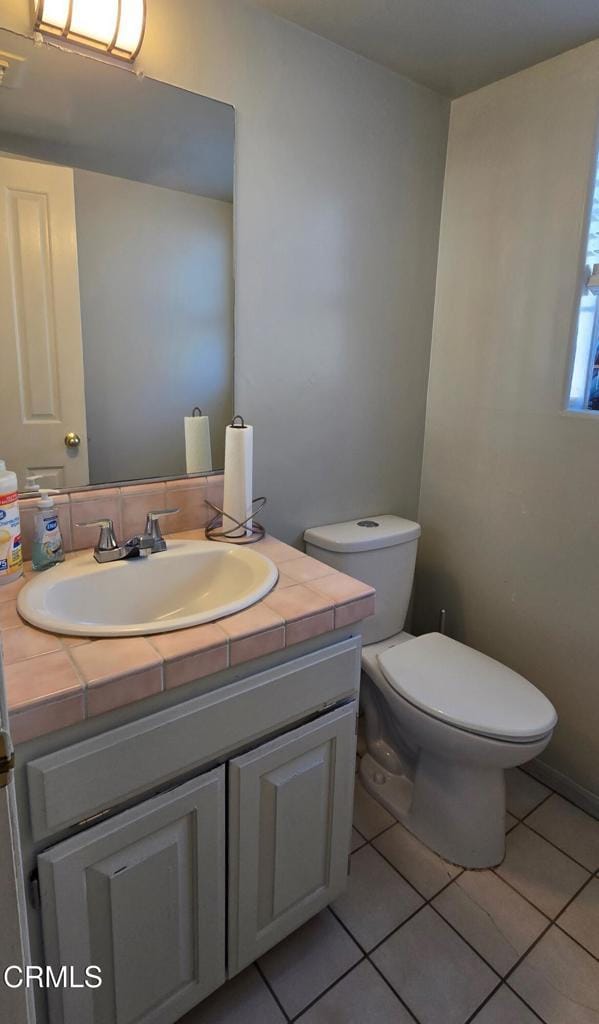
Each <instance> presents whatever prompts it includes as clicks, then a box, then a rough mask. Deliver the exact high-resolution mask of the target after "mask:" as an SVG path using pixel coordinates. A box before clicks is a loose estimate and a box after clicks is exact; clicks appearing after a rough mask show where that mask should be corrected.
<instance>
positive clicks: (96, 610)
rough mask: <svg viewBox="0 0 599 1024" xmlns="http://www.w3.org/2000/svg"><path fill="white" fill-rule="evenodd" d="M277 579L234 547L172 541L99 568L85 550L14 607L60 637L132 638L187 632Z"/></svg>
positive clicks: (243, 604)
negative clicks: (154, 551)
mask: <svg viewBox="0 0 599 1024" xmlns="http://www.w3.org/2000/svg"><path fill="white" fill-rule="evenodd" d="M277 578H278V570H277V568H276V566H275V565H274V564H273V562H271V560H270V558H267V557H266V555H261V554H260V553H259V552H258V551H252V550H251V549H250V548H247V547H239V546H236V545H234V544H215V543H214V542H213V541H206V540H197V541H196V540H171V541H169V542H168V549H167V550H166V551H161V552H160V553H158V554H154V555H150V556H149V558H134V559H128V560H126V561H121V562H110V563H108V564H105V565H99V564H98V562H96V561H95V560H94V558H93V556H92V555H91V554H90V553H89V552H86V553H85V554H82V555H78V556H77V557H75V558H72V559H69V561H67V562H63V564H62V565H59V566H56V567H55V568H53V569H48V570H46V572H44V573H42V574H40V575H39V576H37V577H36V578H35V579H33V580H31V581H30V582H29V583H27V584H26V585H25V586H24V587H23V589H22V590H21V591H20V593H19V597H18V604H17V607H18V609H19V612H20V614H21V615H22V617H23V618H24V619H27V621H28V622H30V623H32V625H34V626H37V627H38V628H39V629H45V630H48V631H49V632H51V633H64V634H66V635H67V636H96V637H99V636H139V635H143V634H148V633H167V632H170V631H171V630H174V629H186V628H187V627H189V626H197V625H199V624H200V623H202V622H214V620H215V619H220V618H223V617H224V616H225V615H232V614H233V613H234V612H238V611H241V610H242V609H243V608H248V607H249V606H250V605H252V604H255V602H256V601H259V600H260V599H261V598H262V597H264V596H265V594H268V592H269V590H272V588H273V587H274V585H275V583H276V582H277Z"/></svg>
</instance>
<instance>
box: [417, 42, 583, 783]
mask: <svg viewBox="0 0 599 1024" xmlns="http://www.w3.org/2000/svg"><path fill="white" fill-rule="evenodd" d="M598 123H599V42H598V43H592V44H589V45H588V46H585V47H583V48H581V49H579V50H576V51H572V52H570V53H567V54H565V55H563V56H561V57H558V58H556V59H554V60H551V61H548V62H547V63H545V64H541V65H539V66H537V67H534V68H532V69H530V70H528V71H525V72H523V73H521V74H518V75H516V76H514V77H512V78H509V79H506V80H504V81H501V82H498V83H496V84H494V85H491V86H489V87H487V88H485V89H482V90H480V91H479V92H476V93H473V94H471V95H469V96H466V97H464V98H462V99H460V100H457V101H456V102H454V103H453V105H452V112H451V125H450V136H449V147H448V159H447V173H446V181H445V195H444V203H443V215H442V227H441V240H440V254H439V268H438V280H437V296H436V306H435V323H434V331H433V352H432V361H431V373H430V384H429V398H428V413H427V426H426V441H425V455H424V467H423V478H422V492H421V501H420V519H421V522H422V526H423V539H422V544H421V550H420V562H419V570H418V580H417V601H416V625H417V627H418V629H419V630H425V629H430V628H431V627H432V628H434V627H435V626H436V622H437V615H438V609H439V608H440V607H441V606H444V607H446V608H447V609H448V627H449V632H450V633H451V634H452V635H454V636H456V637H457V638H459V639H464V640H466V641H467V642H468V643H470V644H472V645H473V646H475V647H478V648H480V649H481V650H483V651H485V652H486V653H488V654H490V655H493V656H495V657H497V658H499V659H501V660H502V661H504V662H506V663H507V664H509V665H510V666H511V667H512V668H514V669H516V670H518V671H520V672H522V673H523V674H524V675H525V676H527V677H528V678H530V679H531V680H532V681H533V682H534V683H536V685H537V686H539V687H540V688H541V689H542V690H543V691H544V692H545V693H546V694H547V695H548V696H549V697H550V698H551V700H552V701H553V702H554V704H555V706H556V708H557V710H558V713H559V716H560V725H559V728H558V730H557V733H556V736H555V739H554V742H553V743H552V745H551V747H550V748H549V749H548V751H547V753H546V754H545V755H544V758H545V760H546V761H547V762H548V763H549V764H550V765H552V766H553V767H555V768H556V769H558V770H559V771H561V772H564V773H566V774H567V775H568V776H571V777H572V778H573V779H574V780H575V781H576V782H577V783H578V784H579V785H581V786H584V787H586V788H588V789H590V790H591V791H594V792H595V793H599V759H598V757H597V743H598V738H599V570H598V567H599V472H598V469H599V462H598V455H599V422H598V421H597V419H591V418H588V417H584V416H578V417H576V416H573V415H567V414H564V413H563V412H562V411H561V410H562V407H563V401H564V391H565V382H566V376H567V363H568V356H569V349H570V339H571V330H572V316H573V307H574V303H575V299H576V293H577V278H578V274H579V269H580V257H581V243H582V236H583V234H584V233H585V231H586V226H585V223H584V219H585V203H586V197H587V191H588V186H589V179H590V174H591V166H592V162H593V156H594V140H595V137H596V131H597V126H598Z"/></svg>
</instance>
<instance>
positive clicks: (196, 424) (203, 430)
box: [185, 416, 212, 473]
mask: <svg viewBox="0 0 599 1024" xmlns="http://www.w3.org/2000/svg"><path fill="white" fill-rule="evenodd" d="M185 464H186V467H187V472H188V473H210V472H212V452H211V449H210V420H209V419H208V417H207V416H186V417H185Z"/></svg>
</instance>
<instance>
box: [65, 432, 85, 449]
mask: <svg viewBox="0 0 599 1024" xmlns="http://www.w3.org/2000/svg"><path fill="white" fill-rule="evenodd" d="M64 443H65V445H66V446H67V448H78V447H79V445H80V444H81V438H80V437H79V434H75V432H74V431H72V430H71V431H70V432H69V433H68V434H66V435H65V439H64Z"/></svg>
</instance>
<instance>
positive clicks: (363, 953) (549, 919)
mask: <svg viewBox="0 0 599 1024" xmlns="http://www.w3.org/2000/svg"><path fill="white" fill-rule="evenodd" d="M529 777H530V778H534V776H529ZM536 781H538V780H536ZM543 785H545V784H544V783H543ZM546 788H547V789H548V790H549V792H548V793H547V796H545V797H544V798H543V799H542V800H540V801H539V803H538V804H536V805H535V807H533V808H531V809H530V810H529V811H527V812H526V814H525V815H523V816H519V815H517V814H514V813H513V811H510V812H509V813H510V814H511V815H512V816H513V817H514V818H515V819H516V822H515V824H514V825H513V826H512V829H509V830H508V831H507V832H506V841H507V836H508V835H509V833H510V832H511V831H512V830H513V829H515V828H516V827H517V826H518V825H523V826H524V827H525V828H527V829H528V830H529V831H530V832H532V833H533V834H534V835H536V836H537V837H538V838H539V839H541V840H543V841H544V842H546V843H547V844H548V845H549V846H551V847H553V849H555V850H556V851H557V852H559V853H561V854H562V855H563V856H564V857H566V858H567V859H568V860H569V861H571V862H572V863H573V864H575V865H576V866H577V867H579V868H581V869H582V870H584V871H585V872H586V873H587V875H588V877H587V878H586V879H585V880H584V882H583V883H582V884H581V885H580V886H579V887H578V888H577V889H576V891H575V892H574V893H573V894H572V896H571V897H570V898H569V899H568V900H567V901H566V903H565V904H564V905H563V906H562V907H561V908H560V909H559V911H558V912H557V913H556V914H555V915H553V916H550V915H549V914H547V913H546V912H545V911H543V910H541V908H540V907H538V906H537V905H536V904H535V903H534V902H533V901H532V900H531V899H529V898H528V897H527V896H525V895H524V894H523V893H522V892H520V891H519V890H518V889H517V888H516V887H515V886H514V885H512V884H511V883H510V882H509V881H508V880H507V879H505V878H503V877H502V876H501V875H500V874H499V873H498V871H497V868H499V867H500V865H497V868H489V869H486V870H489V871H491V872H492V873H493V874H494V875H495V876H496V877H497V878H498V879H499V880H500V881H501V882H503V883H504V884H505V885H507V886H508V887H509V888H510V889H511V890H512V891H513V892H514V893H516V894H517V895H518V896H519V897H520V899H523V900H524V901H525V902H526V903H527V904H528V905H529V906H530V907H532V908H533V909H534V910H535V911H536V912H537V913H539V914H541V915H542V917H543V918H544V919H545V921H546V925H545V926H544V927H543V929H542V931H541V932H540V934H539V935H538V936H537V937H536V939H535V940H534V941H533V942H532V943H531V944H530V945H529V946H528V947H527V949H526V950H525V952H524V953H522V954H521V955H520V956H519V957H518V958H517V959H516V961H515V962H514V963H513V964H512V966H511V967H510V968H509V970H508V971H506V972H505V973H504V974H501V972H500V971H499V970H498V969H497V968H496V967H494V966H493V964H491V963H490V962H489V960H487V958H486V957H485V956H484V955H483V954H482V953H481V952H480V950H479V949H477V948H476V946H475V945H474V944H473V943H471V942H470V941H469V940H468V939H467V938H466V937H465V936H464V935H462V933H461V932H460V931H459V929H458V928H457V927H455V926H454V924H453V923H452V922H451V921H450V920H448V919H447V918H446V917H445V916H444V914H443V913H442V911H441V910H440V909H438V908H437V907H436V906H435V905H434V901H435V900H436V899H437V897H438V896H440V895H441V894H442V893H443V892H445V891H446V890H447V889H449V888H450V887H451V886H452V885H454V883H457V882H458V881H459V879H460V878H461V877H462V875H463V874H465V873H466V872H467V871H468V870H469V869H461V870H459V871H458V873H457V874H456V875H455V876H453V877H452V878H449V879H448V880H447V882H446V883H445V884H444V885H442V886H441V887H440V888H439V889H438V890H437V891H435V892H434V893H433V894H432V895H431V896H428V897H427V896H425V895H424V893H422V892H421V891H420V889H419V888H418V886H417V885H416V884H414V883H413V882H412V881H411V880H410V879H409V878H407V877H406V876H405V875H404V874H403V872H402V871H400V870H399V868H398V867H397V866H396V865H395V864H394V863H393V862H392V861H391V860H389V858H388V857H387V856H386V855H385V854H384V853H383V852H382V851H381V850H379V849H377V847H376V846H375V845H374V842H375V841H376V840H378V839H380V837H381V836H383V835H384V834H385V833H387V832H389V831H391V830H392V829H394V828H395V826H396V825H398V824H399V825H400V826H401V827H402V828H405V825H402V823H401V822H399V821H397V820H394V821H393V822H391V823H390V824H388V825H385V826H384V828H382V829H380V831H378V832H376V833H375V834H374V835H372V836H370V838H366V836H365V835H364V834H363V832H361V831H360V829H359V828H358V827H357V826H356V825H355V824H354V825H353V827H354V829H355V831H356V833H357V834H358V835H359V837H360V838H361V839H362V840H363V844H362V845H361V846H360V847H358V848H357V849H356V850H354V851H353V853H352V854H351V857H352V858H353V857H354V856H355V855H356V854H357V853H359V852H361V851H362V850H364V849H365V848H366V847H370V848H371V849H372V850H373V851H374V852H375V853H377V854H378V855H379V856H380V857H381V858H382V859H383V861H384V862H385V863H386V864H387V865H388V866H389V867H391V868H392V869H393V871H394V872H395V874H396V875H398V876H399V878H401V880H402V881H403V882H404V883H405V884H406V885H408V886H409V887H410V889H411V890H412V891H413V892H414V893H416V894H417V895H418V897H419V899H421V900H422V903H421V904H420V906H419V907H418V908H417V909H416V910H414V911H413V912H412V913H411V914H409V915H408V916H407V917H406V918H405V919H404V920H403V921H402V922H401V923H400V924H399V925H397V926H396V927H394V928H392V929H391V930H390V931H389V932H388V933H387V934H385V935H384V936H383V937H382V938H381V939H379V940H378V941H377V942H376V944H375V945H374V946H373V947H372V948H371V949H369V950H367V949H365V947H364V946H363V945H362V943H361V942H360V941H359V940H358V939H357V938H356V936H355V935H354V934H353V933H352V931H351V928H350V927H349V926H348V925H346V924H345V923H344V921H343V920H342V919H341V918H340V916H339V915H338V912H337V911H336V910H335V908H334V905H330V906H329V907H328V908H327V909H328V911H329V912H330V913H331V915H332V916H333V918H334V919H335V921H336V922H337V923H338V924H339V925H340V926H341V928H342V929H343V931H344V932H345V933H346V934H347V935H348V936H349V937H350V939H351V940H352V942H353V943H354V944H355V946H356V948H357V950H358V951H359V953H360V957H359V959H358V960H357V961H356V962H355V963H353V964H352V965H351V966H350V967H349V968H348V969H347V970H346V971H344V972H343V973H342V974H341V975H339V977H337V978H336V979H335V980H334V981H333V982H332V983H331V984H330V985H328V986H327V987H326V988H325V989H323V991H322V992H320V993H319V994H318V995H317V996H316V997H315V998H314V999H312V1000H311V1001H310V1002H309V1003H308V1004H307V1005H306V1006H305V1007H303V1008H302V1010H301V1011H300V1012H299V1013H297V1014H295V1015H294V1016H290V1015H289V1014H288V1013H287V1012H286V1010H285V1009H284V1006H283V1004H282V1003H281V1000H280V999H279V998H278V997H277V994H276V991H275V989H274V988H273V986H272V985H271V983H270V982H269V980H268V978H267V977H266V975H265V973H264V971H263V969H262V968H261V966H260V964H259V962H256V968H257V970H258V973H259V975H260V977H261V979H262V981H263V982H264V984H265V985H266V988H267V989H268V991H269V992H270V994H271V995H272V997H273V999H274V1000H275V1003H276V1005H277V1006H278V1008H279V1009H280V1011H281V1012H282V1014H283V1016H284V1018H285V1020H286V1021H287V1022H288V1024H295V1022H296V1021H298V1020H299V1019H300V1018H301V1017H302V1016H303V1015H304V1014H306V1013H307V1012H308V1011H309V1010H311V1009H312V1008H313V1007H314V1006H316V1005H317V1004H318V1003H319V1002H320V1001H321V1000H322V999H324V998H325V997H326V996H327V994H328V993H329V992H331V990H332V989H334V988H335V986H336V985H338V984H339V983H340V982H342V981H343V979H344V978H346V977H347V976H348V975H349V974H351V972H352V971H354V970H355V969H356V968H357V967H358V966H359V965H361V964H363V963H365V962H366V963H368V964H370V966H371V967H372V968H373V969H374V970H375V971H376V973H377V975H378V976H379V977H380V978H381V980H382V981H383V983H384V984H385V986H386V987H387V988H388V989H389V990H390V991H391V992H392V993H393V995H394V997H395V998H396V999H397V1000H398V1002H399V1003H400V1004H401V1006H403V1007H404V1009H405V1010H406V1011H407V1012H408V1013H409V1014H410V1015H411V1017H412V1018H413V1019H414V1021H415V1024H419V1018H418V1016H417V1014H416V1013H415V1011H414V1010H413V1009H412V1007H411V1006H410V1005H409V1004H408V1003H407V1002H406V1000H405V998H404V997H402V996H401V995H400V993H399V992H398V991H397V990H396V989H395V987H394V985H393V983H392V982H391V981H390V980H389V979H388V978H387V977H386V976H385V974H384V973H383V971H382V970H381V969H380V968H379V967H378V965H377V964H376V963H375V962H374V961H373V959H372V957H373V955H374V954H375V953H376V952H377V951H378V950H379V949H380V948H381V946H383V945H384V944H385V943H386V942H388V941H389V940H390V939H391V938H392V937H393V936H394V935H396V934H397V933H398V932H400V931H401V929H402V928H404V927H405V926H407V925H408V924H409V923H410V921H412V920H413V919H414V918H415V917H416V916H417V915H418V914H419V913H420V912H421V911H422V910H424V909H425V908H426V907H429V908H430V909H431V910H432V911H433V913H434V914H435V915H436V916H437V917H438V918H439V920H440V921H443V923H444V924H445V925H446V926H447V927H448V928H450V929H451V931H452V932H453V933H454V934H455V935H457V937H458V938H459V939H461V941H462V942H463V943H464V945H465V946H467V947H468V948H469V949H470V950H471V951H472V952H473V953H474V954H475V956H477V957H478V958H479V959H480V961H481V962H482V963H483V964H484V965H485V966H486V967H487V968H488V969H489V970H490V971H492V973H493V975H494V976H495V977H496V979H497V984H496V985H495V986H494V987H493V988H492V989H491V991H490V992H489V993H488V994H487V995H486V996H485V998H484V1000H483V1001H482V1002H481V1003H480V1004H479V1005H478V1006H477V1007H476V1008H475V1010H474V1011H473V1012H472V1013H471V1014H470V1016H469V1017H467V1018H466V1019H465V1020H464V1022H463V1024H473V1022H475V1020H476V1017H477V1016H478V1014H479V1013H480V1012H481V1010H482V1009H483V1007H485V1006H486V1005H487V1004H488V1003H489V1002H490V1001H491V1000H492V999H493V998H494V996H495V995H496V994H497V993H498V992H499V990H500V989H501V988H502V986H505V987H506V988H507V989H508V990H509V991H510V992H511V993H512V994H513V995H514V997H515V998H517V999H519V1000H520V1001H521V1002H522V1003H523V1005H524V1006H526V1007H527V1009H528V1010H529V1012H530V1013H531V1014H532V1015H533V1016H534V1017H535V1019H536V1020H539V1021H541V1022H542V1024H545V1022H544V1021H543V1018H542V1017H541V1016H540V1015H539V1013H538V1012H537V1011H536V1010H535V1009H534V1008H533V1007H532V1006H530V1005H529V1003H528V1002H527V1000H526V999H525V998H523V996H522V995H521V994H520V993H519V992H518V991H517V989H515V988H514V986H513V983H512V982H511V979H512V977H513V975H514V973H515V972H516V971H517V970H518V968H519V967H520V966H521V964H522V963H523V962H524V961H525V960H526V959H527V957H528V956H529V955H530V954H531V953H532V951H533V950H534V949H535V947H536V946H537V945H538V944H539V943H540V942H541V941H542V939H543V938H544V937H545V936H546V935H547V934H548V933H549V932H550V931H551V929H552V928H557V929H558V930H559V931H560V933H561V934H563V935H565V936H567V938H569V939H570V940H571V941H572V942H574V943H575V944H576V946H578V948H579V949H580V950H582V951H583V952H585V953H586V954H587V955H589V956H591V957H592V959H593V960H594V961H595V962H599V957H597V956H596V955H595V954H594V953H592V952H591V950H589V949H587V947H586V946H585V945H584V943H582V942H580V941H579V940H578V939H576V938H575V937H574V936H573V935H570V933H569V932H567V931H566V930H565V928H563V927H562V926H561V925H560V924H559V920H560V918H561V917H562V915H563V914H564V913H565V911H566V910H567V909H568V908H569V907H570V906H571V904H572V903H574V901H575V900H577V899H578V897H579V896H580V895H581V893H582V892H584V890H585V889H586V888H587V886H589V885H590V883H591V882H592V881H593V879H595V878H597V877H598V873H597V872H595V871H590V869H589V868H587V867H586V865H584V864H582V863H581V862H580V861H579V860H577V859H576V857H573V856H571V854H569V853H568V852H566V851H565V850H563V849H562V848H561V847H559V846H557V844H556V843H554V842H552V840H550V839H547V837H546V836H544V835H543V834H542V833H541V832H538V831H537V829H535V828H534V827H532V826H531V825H529V824H528V822H527V818H529V817H530V816H531V815H532V814H534V813H535V812H536V811H537V810H538V809H539V808H540V807H542V806H543V804H545V803H546V802H547V801H548V800H550V799H551V797H552V796H554V795H558V796H561V794H558V793H556V791H555V790H553V789H551V788H550V787H549V786H546ZM373 799H374V798H373ZM563 799H564V800H567V799H568V798H566V797H563ZM568 802H569V803H571V804H572V806H574V807H576V804H574V803H573V802H572V801H571V800H569V801H568ZM578 809H579V810H581V809H580V808H578ZM582 813H586V812H582ZM589 817H590V818H591V820H593V821H594V820H596V819H594V818H593V817H592V815H589ZM406 831H407V832H408V833H409V829H407V830H406ZM409 834H410V835H411V834H412V833H409ZM441 861H443V858H441ZM472 870H474V869H472Z"/></svg>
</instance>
